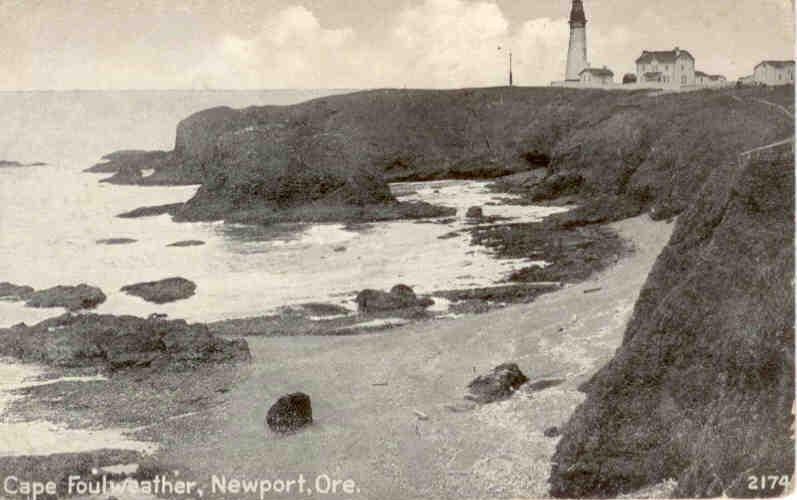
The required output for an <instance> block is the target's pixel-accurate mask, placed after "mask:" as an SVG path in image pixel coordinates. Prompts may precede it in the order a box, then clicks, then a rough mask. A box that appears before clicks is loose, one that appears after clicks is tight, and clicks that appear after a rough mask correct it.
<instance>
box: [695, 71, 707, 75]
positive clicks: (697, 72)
mask: <svg viewBox="0 0 797 500" xmlns="http://www.w3.org/2000/svg"><path fill="white" fill-rule="evenodd" d="M695 76H708V73H703V72H702V71H695Z"/></svg>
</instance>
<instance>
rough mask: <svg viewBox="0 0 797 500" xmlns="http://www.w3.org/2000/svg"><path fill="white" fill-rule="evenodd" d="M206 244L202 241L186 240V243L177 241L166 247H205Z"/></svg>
mask: <svg viewBox="0 0 797 500" xmlns="http://www.w3.org/2000/svg"><path fill="white" fill-rule="evenodd" d="M204 244H205V242H204V241H202V240H184V241H175V242H174V243H169V244H168V245H166V246H167V247H198V246H201V245H204Z"/></svg>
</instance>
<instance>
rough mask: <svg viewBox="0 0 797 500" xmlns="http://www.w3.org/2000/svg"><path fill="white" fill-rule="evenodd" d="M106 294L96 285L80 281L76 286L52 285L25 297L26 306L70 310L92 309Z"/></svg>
mask: <svg viewBox="0 0 797 500" xmlns="http://www.w3.org/2000/svg"><path fill="white" fill-rule="evenodd" d="M105 299H106V296H105V294H104V293H102V290H100V289H99V288H97V287H94V286H89V285H86V284H84V283H81V284H80V285H77V286H62V285H59V286H54V287H52V288H48V289H46V290H39V291H37V292H33V293H31V294H30V295H28V297H27V302H25V305H26V306H28V307H64V308H66V309H68V310H70V311H78V310H80V309H93V308H95V307H97V306H98V305H100V304H102V303H103V302H105Z"/></svg>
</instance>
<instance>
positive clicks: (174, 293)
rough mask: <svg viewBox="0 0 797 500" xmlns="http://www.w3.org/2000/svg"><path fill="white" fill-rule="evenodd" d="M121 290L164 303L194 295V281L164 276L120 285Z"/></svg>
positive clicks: (148, 300)
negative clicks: (155, 279) (156, 279)
mask: <svg viewBox="0 0 797 500" xmlns="http://www.w3.org/2000/svg"><path fill="white" fill-rule="evenodd" d="M122 291H123V292H125V293H128V294H130V295H135V296H136V297H141V298H142V299H144V300H146V301H147V302H154V303H155V304H165V303H167V302H174V301H176V300H181V299H187V298H188V297H191V296H192V295H194V292H195V291H196V283H194V282H193V281H190V280H187V279H185V278H166V279H163V280H159V281H147V282H144V283H136V284H134V285H127V286H123V287H122Z"/></svg>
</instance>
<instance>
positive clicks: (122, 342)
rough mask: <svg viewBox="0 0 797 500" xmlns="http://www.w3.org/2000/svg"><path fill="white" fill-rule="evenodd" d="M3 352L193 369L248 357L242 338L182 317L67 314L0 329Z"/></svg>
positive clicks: (67, 363)
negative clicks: (230, 337) (229, 336)
mask: <svg viewBox="0 0 797 500" xmlns="http://www.w3.org/2000/svg"><path fill="white" fill-rule="evenodd" d="M0 354H2V355H4V356H11V357H15V358H18V359H20V360H23V361H26V362H35V363H44V364H48V365H54V366H64V367H83V366H97V367H103V368H108V369H110V370H119V369H123V368H143V367H175V368H181V369H182V368H193V367H196V366H198V365H200V364H202V363H217V362H230V361H246V360H248V359H249V358H250V354H249V348H248V346H247V344H246V341H244V340H224V339H221V338H218V337H214V336H213V335H211V333H210V331H209V330H208V328H207V327H206V326H205V325H200V324H189V323H186V322H185V321H183V320H165V319H160V318H148V319H143V318H137V317H134V316H111V315H98V314H79V315H74V314H70V313H66V314H64V315H62V316H58V317H56V318H51V319H47V320H44V321H42V322H40V323H38V324H36V325H34V326H30V327H29V326H26V325H24V324H21V325H17V326H14V327H11V328H5V329H0Z"/></svg>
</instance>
